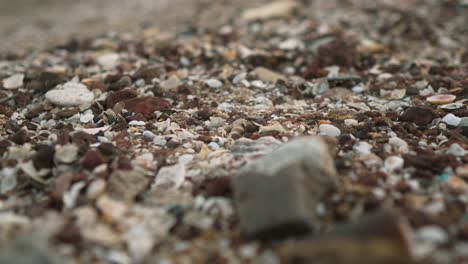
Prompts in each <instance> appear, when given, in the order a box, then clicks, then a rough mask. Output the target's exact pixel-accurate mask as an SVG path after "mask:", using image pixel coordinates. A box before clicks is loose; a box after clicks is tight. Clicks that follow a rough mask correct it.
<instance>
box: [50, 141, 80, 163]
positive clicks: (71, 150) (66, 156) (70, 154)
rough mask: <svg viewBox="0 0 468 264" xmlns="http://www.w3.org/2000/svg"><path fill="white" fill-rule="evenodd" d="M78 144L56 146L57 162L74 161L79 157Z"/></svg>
mask: <svg viewBox="0 0 468 264" xmlns="http://www.w3.org/2000/svg"><path fill="white" fill-rule="evenodd" d="M78 150H79V148H78V146H77V145H75V144H67V145H63V146H56V147H55V155H54V160H55V162H59V163H72V162H74V161H75V160H76V159H77V158H78Z"/></svg>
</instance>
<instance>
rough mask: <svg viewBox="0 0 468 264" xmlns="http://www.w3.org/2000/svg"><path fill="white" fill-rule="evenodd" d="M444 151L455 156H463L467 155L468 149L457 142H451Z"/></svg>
mask: <svg viewBox="0 0 468 264" xmlns="http://www.w3.org/2000/svg"><path fill="white" fill-rule="evenodd" d="M446 153H447V154H452V155H454V156H455V157H465V156H466V155H468V151H467V150H465V149H464V148H463V147H462V146H460V145H459V144H457V143H453V144H451V145H450V147H449V148H448V149H447V152H446Z"/></svg>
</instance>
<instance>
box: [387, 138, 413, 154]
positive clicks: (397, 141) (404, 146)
mask: <svg viewBox="0 0 468 264" xmlns="http://www.w3.org/2000/svg"><path fill="white" fill-rule="evenodd" d="M388 143H389V144H390V145H392V146H393V147H394V148H396V149H397V150H398V151H401V152H404V153H406V152H408V143H406V141H404V140H403V139H401V138H399V137H392V138H390V139H389V140H388Z"/></svg>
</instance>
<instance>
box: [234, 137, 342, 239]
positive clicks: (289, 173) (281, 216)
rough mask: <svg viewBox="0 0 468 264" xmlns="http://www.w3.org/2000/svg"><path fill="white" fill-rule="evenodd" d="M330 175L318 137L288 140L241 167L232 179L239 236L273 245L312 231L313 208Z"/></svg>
mask: <svg viewBox="0 0 468 264" xmlns="http://www.w3.org/2000/svg"><path fill="white" fill-rule="evenodd" d="M335 173H336V172H335V167H334V161H333V159H332V158H331V155H330V153H329V152H328V146H327V144H326V143H325V141H324V140H323V139H322V138H321V137H318V136H317V137H304V138H300V139H296V140H293V141H291V142H289V143H287V144H285V145H283V146H281V147H279V148H278V149H276V150H275V151H273V152H272V153H270V154H268V155H266V156H264V157H262V158H260V159H257V160H255V161H253V162H251V163H249V164H247V165H246V166H245V167H244V168H242V169H241V171H240V173H239V175H238V176H237V177H235V178H234V179H233V189H234V197H235V201H236V203H237V207H238V209H239V217H240V225H241V230H242V232H243V234H244V235H246V236H247V237H253V238H259V239H276V238H281V237H284V236H286V237H287V236H292V235H304V234H306V233H307V232H310V231H312V230H313V228H314V224H315V223H314V220H313V219H314V218H315V217H314V214H315V208H316V205H317V202H318V201H319V199H320V198H321V197H323V195H325V194H326V193H327V192H328V191H330V190H331V189H333V188H335V186H336V179H335V177H336V176H335Z"/></svg>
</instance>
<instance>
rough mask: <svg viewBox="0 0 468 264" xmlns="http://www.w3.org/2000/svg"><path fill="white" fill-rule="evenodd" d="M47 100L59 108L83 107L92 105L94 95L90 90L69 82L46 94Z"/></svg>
mask: <svg viewBox="0 0 468 264" xmlns="http://www.w3.org/2000/svg"><path fill="white" fill-rule="evenodd" d="M45 97H46V99H47V100H49V101H50V102H51V103H53V104H56V105H59V106H81V105H88V104H91V103H92V102H93V100H94V94H93V92H91V91H90V90H88V88H87V87H86V86H85V85H83V84H81V83H76V82H67V83H65V84H64V85H61V86H58V87H57V88H55V89H54V90H50V91H48V92H47V93H46V94H45Z"/></svg>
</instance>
